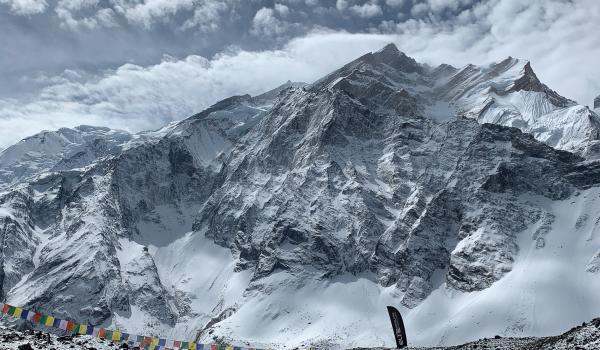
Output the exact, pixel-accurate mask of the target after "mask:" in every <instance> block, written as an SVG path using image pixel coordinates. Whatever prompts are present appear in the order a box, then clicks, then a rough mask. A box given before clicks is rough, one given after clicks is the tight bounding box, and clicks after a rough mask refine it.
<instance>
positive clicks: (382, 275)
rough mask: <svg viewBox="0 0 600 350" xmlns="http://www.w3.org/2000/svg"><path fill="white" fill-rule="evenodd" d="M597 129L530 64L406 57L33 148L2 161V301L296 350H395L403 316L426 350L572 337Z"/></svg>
mask: <svg viewBox="0 0 600 350" xmlns="http://www.w3.org/2000/svg"><path fill="white" fill-rule="evenodd" d="M598 121H599V119H598V115H597V114H596V113H595V112H593V111H592V110H590V109H588V108H587V107H583V106H579V105H577V104H576V103H575V102H573V101H571V100H568V99H566V98H564V97H562V96H560V95H559V94H557V93H556V92H554V91H553V90H551V89H550V88H548V87H547V86H545V85H544V84H542V83H541V82H540V81H539V80H538V78H537V77H536V75H535V73H534V72H533V69H532V68H531V66H530V65H529V63H528V62H526V61H522V60H517V59H513V58H508V59H506V60H503V61H501V62H499V63H496V64H492V65H489V66H485V67H476V66H473V65H468V66H466V67H464V68H462V69H457V68H454V67H451V66H448V65H441V66H439V67H429V66H427V65H423V64H419V63H417V62H416V61H415V60H414V59H412V58H410V57H407V56H406V55H404V54H403V53H401V52H399V51H398V49H397V48H396V47H395V46H393V45H389V46H386V47H385V48H384V49H382V50H381V51H379V52H375V53H370V54H367V55H365V56H363V57H360V58H358V59H357V60H355V61H353V62H351V63H349V64H347V65H345V66H344V67H342V68H340V69H339V70H337V71H335V72H332V73H331V74H329V75H327V76H326V77H324V78H322V79H320V80H318V81H317V82H314V83H312V84H299V83H288V84H286V85H285V86H282V87H280V88H277V89H275V90H273V91H271V92H267V93H265V94H263V95H260V96H255V97H251V96H249V95H244V96H234V97H230V98H228V99H225V100H223V101H221V102H218V103H217V104H215V105H214V106H212V107H210V108H208V109H207V110H205V111H203V112H201V113H199V114H197V115H194V116H192V117H190V118H188V119H186V120H183V121H181V122H179V123H173V124H171V125H169V126H166V127H165V128H163V129H161V130H158V131H155V132H149V133H143V134H138V135H128V134H125V133H121V132H117V131H110V130H104V129H102V130H103V131H102V132H100V131H94V136H93V137H84V136H78V138H77V140H78V141H77V142H75V141H69V142H63V141H61V142H58V141H55V142H54V141H53V142H54V143H56V144H57V146H55V147H53V148H52V149H50V148H48V150H47V151H45V150H41V149H38V146H36V145H39V141H35V142H37V143H35V142H32V141H27V140H29V139H26V140H24V141H22V142H21V143H19V144H17V145H15V146H13V147H11V148H9V149H7V150H5V151H4V152H3V153H2V155H1V156H0V159H2V162H1V163H0V164H2V167H1V170H0V171H3V174H9V175H3V176H5V177H3V181H4V184H5V186H4V190H3V192H2V193H0V218H1V219H0V220H1V221H0V223H1V225H2V226H1V227H2V231H1V233H2V240H3V245H2V247H3V250H2V255H1V261H2V267H3V268H2V275H1V277H2V278H1V279H0V281H1V282H2V294H3V296H4V298H5V299H6V300H7V301H8V302H10V303H11V304H15V305H23V306H27V307H32V306H35V307H37V308H39V309H41V310H43V311H47V312H52V313H53V314H57V315H58V316H64V317H71V318H74V319H77V320H80V321H82V322H91V323H93V324H104V325H112V326H118V327H120V328H124V329H127V330H129V331H130V332H133V333H158V334H161V335H163V336H166V337H176V338H181V337H193V336H194V335H195V334H196V332H197V331H198V330H200V331H201V332H200V335H201V339H202V340H209V339H212V338H214V337H217V338H225V339H227V340H228V341H230V342H233V343H249V344H252V345H255V346H275V347H277V348H283V347H290V348H291V347H297V346H306V345H310V344H312V345H321V346H325V347H328V348H334V347H336V346H346V347H349V346H360V345H363V346H366V345H370V346H382V345H388V346H391V345H392V344H393V339H392V337H391V334H390V333H391V332H390V331H389V320H388V319H387V315H386V313H385V306H386V305H388V304H394V305H401V306H402V311H403V313H404V315H405V318H406V319H405V321H406V324H407V331H408V334H409V338H410V340H411V342H412V343H414V344H423V345H435V344H455V343H460V342H464V341H467V340H472V339H477V338H481V337H486V336H487V337H489V336H493V335H495V334H501V335H547V334H552V333H560V332H561V331H564V330H566V329H568V328H570V327H571V326H572V325H574V324H576V323H581V322H582V321H584V320H588V319H591V318H593V317H594V316H597V315H598V314H600V300H599V299H598V298H597V293H596V291H597V290H598V289H599V288H600V249H599V248H598V247H600V236H599V235H598V232H597V228H598V226H599V223H600V215H599V214H598V210H597V208H598V206H599V205H600V203H598V201H599V200H600V165H599V163H598V162H597V161H595V160H594V159H595V158H596V154H597V153H596V151H595V150H596V147H597V146H596V145H597V142H598V141H597V139H598V125H599V124H598ZM75 130H79V133H80V134H79V135H82V134H86V135H87V133H88V131H82V130H88V129H87V127H86V128H83V129H75ZM93 130H101V129H93ZM64 133H65V132H64V131H62V132H61V131H58V132H56V133H49V134H52V137H53V140H54V139H58V140H62V138H63V137H64V136H63V134H64ZM100 135H101V136H100ZM36 137H39V136H36ZM36 137H34V139H35V138H36ZM82 139H83V140H84V141H81V140H82ZM90 139H94V140H96V139H101V140H104V141H102V142H103V143H104V144H107V145H110V146H105V147H102V151H101V152H100V151H96V149H95V148H93V147H91V146H90V145H93V144H94V142H89V141H85V140H90ZM69 140H71V139H69ZM74 144H76V145H77V146H73V145H74ZM72 149H77V151H74V150H72ZM35 152H40V154H42V152H46V154H48V155H50V156H41V155H37V154H36V153H35ZM77 152H85V156H84V157H79V158H77V157H76V158H77V159H81V161H79V160H78V161H71V159H73V157H74V156H73V155H74V154H76V153H77ZM36 157H37V158H36ZM36 159H40V161H39V163H40V164H38V161H36ZM41 159H43V161H42V160H41ZM64 163H67V164H69V165H62V164H64ZM71 164H72V165H71ZM14 169H26V170H25V171H20V170H19V172H17V171H16V170H14Z"/></svg>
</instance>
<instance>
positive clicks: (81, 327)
mask: <svg viewBox="0 0 600 350" xmlns="http://www.w3.org/2000/svg"><path fill="white" fill-rule="evenodd" d="M77 332H78V333H79V334H85V333H87V326H86V325H84V324H80V325H79V329H78V330H77Z"/></svg>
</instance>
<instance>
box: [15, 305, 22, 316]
mask: <svg viewBox="0 0 600 350" xmlns="http://www.w3.org/2000/svg"><path fill="white" fill-rule="evenodd" d="M21 313H23V308H20V307H17V308H15V314H14V315H13V316H14V317H16V318H20V317H21Z"/></svg>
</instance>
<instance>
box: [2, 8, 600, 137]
mask: <svg viewBox="0 0 600 350" xmlns="http://www.w3.org/2000/svg"><path fill="white" fill-rule="evenodd" d="M599 23H600V2H599V1H597V0H572V1H563V0H532V1H527V2H523V1H521V0H489V1H474V0H422V1H416V0H329V1H327V0H324V1H318V0H277V1H274V0H271V1H266V0H221V1H216V0H58V1H56V0H0V33H1V34H0V79H1V80H0V148H2V147H6V146H7V145H9V144H10V143H13V142H14V141H16V140H17V139H18V138H21V137H24V136H27V135H29V134H31V133H33V132H37V131H39V130H41V129H42V128H57V127H61V126H74V125H78V124H84V123H86V124H100V125H107V126H112V127H118V128H126V129H129V130H132V131H137V130H141V129H147V128H156V127H159V126H161V125H163V124H165V123H167V122H169V121H172V120H175V119H181V118H184V117H186V116H187V115H189V114H191V113H194V112H197V111H198V110H200V109H202V108H204V107H206V106H207V105H209V104H211V103H213V102H215V101H216V100H217V99H219V98H223V97H226V96H228V95H231V94H239V93H247V92H248V93H258V92H260V91H264V90H266V89H269V88H272V87H274V86H276V85H278V84H280V83H282V82H284V81H285V80H287V79H292V80H304V81H311V80H313V79H316V78H318V77H319V76H320V75H322V74H325V73H327V72H328V71H329V70H331V69H334V68H336V67H337V66H339V65H341V64H343V63H345V62H346V61H348V60H350V59H352V58H354V57H356V56H358V55H360V54H362V53H364V52H367V51H371V50H376V49H378V48H379V47H381V46H383V45H384V44H385V43H387V42H395V43H396V44H397V45H398V46H399V47H400V48H401V49H402V50H404V51H405V52H407V53H408V54H409V55H412V56H414V57H415V58H417V59H419V60H422V61H425V62H428V63H431V64H439V63H442V62H447V63H450V64H454V65H458V66H461V65H464V64H466V63H470V62H471V63H486V62H490V61H494V60H500V59H502V58H504V57H506V56H509V55H512V56H517V57H522V58H526V59H530V60H531V61H532V64H533V66H534V69H535V70H536V72H537V73H538V75H539V76H540V78H542V80H544V81H545V82H546V83H548V84H549V85H550V86H551V87H553V88H555V89H557V90H558V91H559V92H560V93H562V94H564V95H566V96H568V97H571V98H575V99H578V100H579V101H580V102H582V103H584V104H585V103H589V101H588V100H590V101H591V98H592V96H594V95H596V94H597V93H598V92H600V85H599V84H598V82H599V81H600V79H599V78H598V77H599V75H600V66H599V65H598V64H597V61H598V55H599V54H600V36H598V35H596V33H597V32H598V27H599Z"/></svg>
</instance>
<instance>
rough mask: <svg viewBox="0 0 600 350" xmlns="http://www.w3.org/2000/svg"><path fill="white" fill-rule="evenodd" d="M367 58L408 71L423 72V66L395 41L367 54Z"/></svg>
mask: <svg viewBox="0 0 600 350" xmlns="http://www.w3.org/2000/svg"><path fill="white" fill-rule="evenodd" d="M366 58H370V59H371V60H372V62H373V63H383V64H387V65H389V66H391V67H393V68H395V69H398V70H400V71H403V72H406V73H413V72H423V67H422V66H421V65H420V64H419V63H417V61H416V60H415V59H414V58H412V57H409V56H407V55H406V54H405V53H404V52H402V51H400V50H399V49H398V47H397V46H396V45H395V44H393V43H390V44H387V45H386V46H384V47H383V48H382V49H381V50H379V51H377V52H374V53H372V54H370V55H367V56H366Z"/></svg>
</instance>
